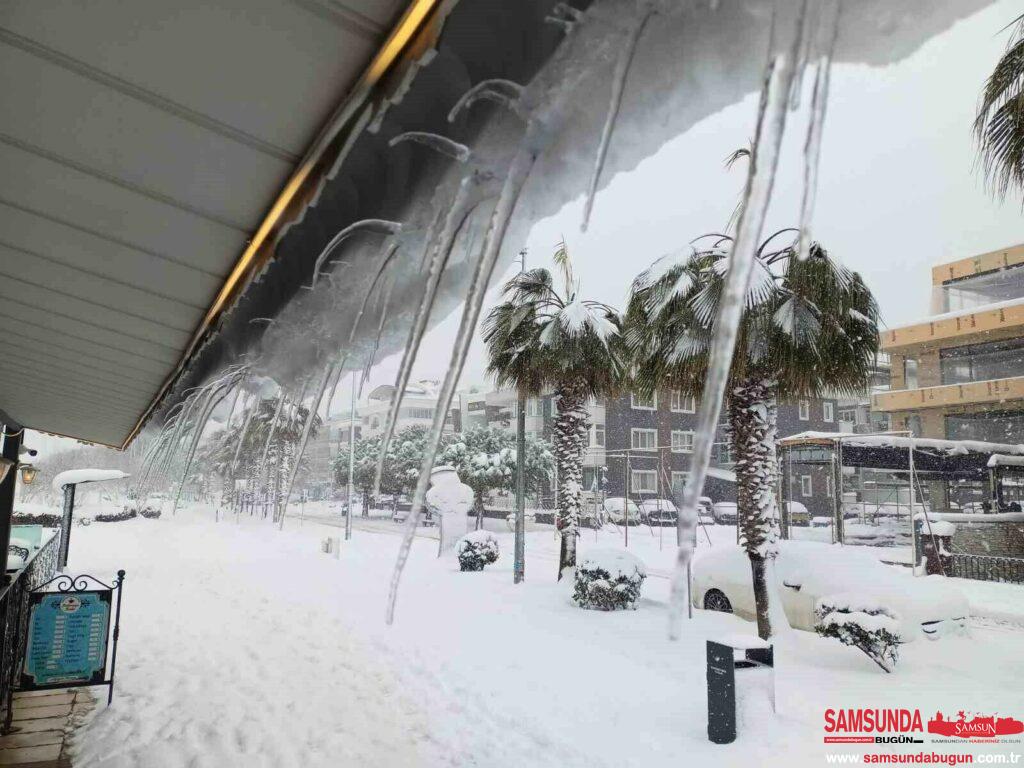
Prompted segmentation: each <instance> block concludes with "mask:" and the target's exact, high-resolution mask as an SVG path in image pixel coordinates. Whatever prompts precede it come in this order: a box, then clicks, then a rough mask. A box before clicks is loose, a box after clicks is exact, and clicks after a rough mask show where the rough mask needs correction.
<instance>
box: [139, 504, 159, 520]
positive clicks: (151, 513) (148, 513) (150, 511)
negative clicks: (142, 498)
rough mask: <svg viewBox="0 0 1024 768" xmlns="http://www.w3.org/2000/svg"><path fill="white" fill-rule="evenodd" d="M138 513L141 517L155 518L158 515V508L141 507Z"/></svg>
mask: <svg viewBox="0 0 1024 768" xmlns="http://www.w3.org/2000/svg"><path fill="white" fill-rule="evenodd" d="M139 514H140V515H142V516H143V517H146V518H149V519H150V520H155V519H156V518H158V517H160V510H159V509H154V508H153V507H143V508H142V509H140V510H139Z"/></svg>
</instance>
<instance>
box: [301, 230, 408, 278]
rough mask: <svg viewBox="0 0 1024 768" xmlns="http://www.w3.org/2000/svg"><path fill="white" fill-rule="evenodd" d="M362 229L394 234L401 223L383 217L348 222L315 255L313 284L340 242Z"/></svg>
mask: <svg viewBox="0 0 1024 768" xmlns="http://www.w3.org/2000/svg"><path fill="white" fill-rule="evenodd" d="M364 231H365V232H371V233H373V234H377V235H394V234H397V233H399V232H401V231H402V225H401V224H399V223H398V222H397V221H387V220H385V219H363V220H361V221H357V222H355V223H354V224H349V225H348V226H347V227H345V228H344V229H343V230H341V231H340V232H339V233H338V234H336V235H335V236H334V237H332V238H331V241H330V242H329V243H327V246H326V247H325V248H324V249H323V250H322V251H321V252H320V255H319V256H317V257H316V262H315V263H314V264H313V283H312V285H313V286H315V285H316V281H317V279H318V278H319V277H320V268H321V267H322V266H323V263H324V261H325V260H326V259H327V257H328V256H330V255H331V253H332V252H333V251H334V249H335V248H337V247H338V246H339V245H341V243H342V242H344V241H345V240H346V239H347V238H349V237H350V236H351V235H354V234H355V233H357V232H364Z"/></svg>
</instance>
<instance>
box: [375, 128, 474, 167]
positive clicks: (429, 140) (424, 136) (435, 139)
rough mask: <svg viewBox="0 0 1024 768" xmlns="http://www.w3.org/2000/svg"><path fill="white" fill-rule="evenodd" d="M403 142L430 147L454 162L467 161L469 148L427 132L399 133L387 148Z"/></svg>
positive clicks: (445, 137)
mask: <svg viewBox="0 0 1024 768" xmlns="http://www.w3.org/2000/svg"><path fill="white" fill-rule="evenodd" d="M403 141H413V142H416V143H417V144H423V145H424V146H426V147H430V148H431V149H433V150H436V151H438V152H440V153H441V154H442V155H447V156H448V157H450V158H452V159H454V160H458V161H459V162H460V163H464V162H466V161H467V160H469V156H470V150H469V147H467V146H466V145H465V144H460V143H459V142H457V141H453V140H452V139H449V138H448V137H447V136H442V135H441V134H439V133H429V132H427V131H406V132H405V133H400V134H398V135H397V136H395V138H393V139H392V140H391V141H389V142H388V146H389V147H393V146H395V145H397V144H400V143H401V142H403Z"/></svg>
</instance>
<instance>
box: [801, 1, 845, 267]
mask: <svg viewBox="0 0 1024 768" xmlns="http://www.w3.org/2000/svg"><path fill="white" fill-rule="evenodd" d="M840 7H841V6H840V0H823V6H822V8H821V25H822V26H821V29H819V34H820V35H823V36H824V37H825V44H824V47H823V50H822V52H821V55H820V56H819V57H818V61H817V64H816V67H815V74H814V92H813V93H812V95H811V114H810V117H809V118H808V122H807V140H806V141H805V142H804V194H803V200H802V202H801V205H800V233H799V235H798V240H797V249H796V253H797V258H798V259H801V260H803V259H806V258H807V257H808V256H809V255H810V252H811V240H812V236H811V235H812V233H811V222H812V220H813V218H814V204H815V201H816V198H817V194H818V163H819V162H820V160H821V137H822V133H823V132H824V129H825V109H826V107H827V105H828V86H829V78H830V75H831V71H832V54H833V52H834V51H835V47H836V37H837V36H838V33H839V14H840Z"/></svg>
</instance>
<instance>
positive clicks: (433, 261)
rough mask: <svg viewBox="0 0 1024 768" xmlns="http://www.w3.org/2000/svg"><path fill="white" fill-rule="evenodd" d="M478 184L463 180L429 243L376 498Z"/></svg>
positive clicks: (377, 477)
mask: <svg viewBox="0 0 1024 768" xmlns="http://www.w3.org/2000/svg"><path fill="white" fill-rule="evenodd" d="M477 184H479V178H478V177H477V175H476V174H475V173H473V174H469V175H467V176H464V177H463V178H462V181H461V182H460V183H459V189H458V191H457V192H456V194H455V199H454V200H453V201H452V204H451V206H449V208H448V214H447V217H446V218H445V222H444V226H443V227H442V229H441V233H440V235H439V237H438V241H437V243H436V244H432V243H431V242H430V241H428V242H427V248H428V249H431V248H432V254H431V256H430V270H429V271H428V272H427V281H426V285H425V286H424V288H423V295H422V296H421V297H420V304H419V306H418V307H417V308H416V316H415V317H414V318H413V322H412V328H410V329H409V338H408V340H407V341H406V343H405V349H404V351H403V352H402V362H401V364H400V365H399V366H398V376H397V377H396V379H395V392H394V394H393V395H392V396H391V404H390V406H389V407H388V416H387V421H386V422H385V424H384V432H383V433H382V435H381V442H380V451H379V453H378V455H377V467H376V470H375V472H374V480H373V493H374V495H377V494H379V493H380V483H381V478H382V476H383V473H384V457H385V456H386V454H387V450H388V445H389V443H390V442H391V438H392V436H393V435H394V433H395V425H396V424H397V422H398V409H399V407H400V406H401V402H402V397H403V395H404V393H405V388H406V387H407V386H408V384H409V379H410V378H411V377H412V367H413V364H414V363H415V362H416V353H417V351H418V350H419V347H420V342H422V341H423V335H424V333H425V332H426V329H427V322H428V321H429V320H430V311H431V310H432V309H433V307H434V301H435V300H436V299H437V289H438V287H439V286H440V284H441V275H442V274H444V269H445V266H446V265H447V263H448V257H449V254H450V253H451V249H452V247H453V246H454V244H455V238H456V236H457V235H458V232H459V230H460V229H461V227H462V224H463V222H464V221H465V217H466V216H467V215H468V213H467V212H466V211H465V210H464V209H465V208H466V204H467V202H468V201H469V198H470V195H471V194H472V192H473V190H474V189H475V188H476V186H477Z"/></svg>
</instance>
